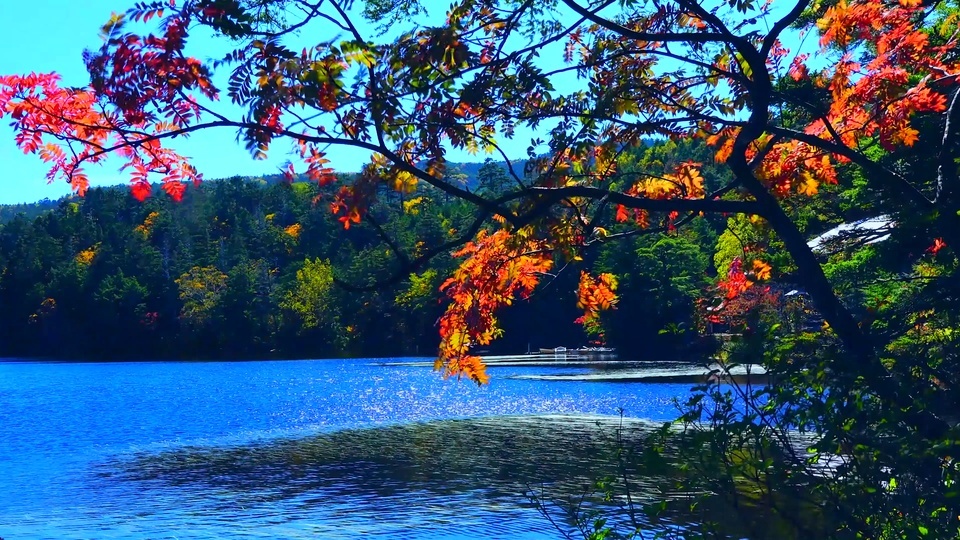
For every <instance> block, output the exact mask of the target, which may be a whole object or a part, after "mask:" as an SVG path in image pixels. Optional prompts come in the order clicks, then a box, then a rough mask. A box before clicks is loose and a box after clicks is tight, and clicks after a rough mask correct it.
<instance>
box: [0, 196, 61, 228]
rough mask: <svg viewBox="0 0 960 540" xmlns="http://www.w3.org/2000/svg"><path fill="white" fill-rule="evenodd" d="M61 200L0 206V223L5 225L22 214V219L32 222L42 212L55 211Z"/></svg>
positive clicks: (44, 200)
mask: <svg viewBox="0 0 960 540" xmlns="http://www.w3.org/2000/svg"><path fill="white" fill-rule="evenodd" d="M65 198H69V197H65ZM62 200H63V199H57V200H53V201H52V200H50V199H43V200H41V201H37V202H35V203H23V204H0V223H6V222H8V221H10V220H12V219H13V218H15V217H17V215H18V214H23V215H24V217H26V218H27V219H30V220H32V219H33V218H35V217H37V216H39V215H40V214H43V213H44V212H49V211H51V210H53V209H55V208H56V207H57V206H59V205H60V201H62Z"/></svg>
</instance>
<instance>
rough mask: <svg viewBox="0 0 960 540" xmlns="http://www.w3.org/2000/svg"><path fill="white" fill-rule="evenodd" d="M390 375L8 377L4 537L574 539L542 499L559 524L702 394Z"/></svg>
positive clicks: (526, 371) (196, 367) (192, 368)
mask: <svg viewBox="0 0 960 540" xmlns="http://www.w3.org/2000/svg"><path fill="white" fill-rule="evenodd" d="M382 360H383V359H379V360H369V359H368V360H364V359H353V360H302V361H258V362H202V363H175V362H142V363H141V362H136V363H133V362H132V363H38V362H0V537H3V538H5V539H6V540H24V539H48V538H49V539H98V540H99V539H108V538H124V539H148V538H149V539H154V540H155V539H201V538H203V539H206V538H210V539H212V538H217V539H223V538H343V537H348V536H363V537H373V538H385V539H386V538H397V539H400V538H423V537H431V538H450V539H454V538H521V539H526V538H530V539H553V538H562V535H561V534H560V532H559V531H557V529H556V527H555V526H554V525H552V524H551V523H550V522H549V520H547V519H546V518H545V517H543V516H542V515H541V513H540V512H539V511H538V510H537V508H536V507H535V506H534V504H533V503H531V501H530V498H529V497H528V496H527V493H528V492H530V491H534V492H536V493H538V494H541V495H542V500H543V501H546V502H547V503H548V504H549V505H550V507H551V508H555V509H556V510H557V512H558V514H562V512H563V509H564V507H565V505H567V504H568V502H569V501H570V500H574V499H575V498H576V497H577V495H578V494H579V493H581V492H582V491H584V490H585V489H586V488H587V487H588V486H589V484H590V482H591V481H592V480H594V479H596V478H598V477H599V475H601V474H602V473H603V472H604V471H605V468H606V467H608V466H609V459H608V458H607V456H608V455H609V453H608V451H609V450H610V444H609V442H610V439H611V436H612V435H611V431H612V429H613V427H614V426H615V425H616V421H617V415H618V410H619V409H623V411H624V413H625V415H626V416H628V417H630V418H638V419H646V420H649V421H656V422H660V421H665V420H669V419H672V418H675V417H676V416H677V411H676V408H675V406H674V405H673V400H674V399H675V398H682V397H684V396H686V395H687V394H688V392H689V388H690V384H684V383H675V384H647V383H636V382H633V383H623V382H592V381H591V382H587V381H571V380H561V381H544V380H535V379H530V378H526V379H523V378H519V379H518V378H513V377H517V376H530V375H541V374H578V373H586V372H587V371H588V370H587V369H586V368H574V367H544V366H533V367H495V368H490V369H489V373H490V374H491V383H490V384H489V385H488V386H484V387H477V386H476V385H474V384H472V383H470V382H467V381H455V380H444V379H442V378H440V377H439V376H438V374H437V373H435V372H433V371H432V370H430V369H427V368H423V367H416V366H399V367H398V366H384V365H378V364H377V362H380V361H382ZM396 360H409V359H396ZM637 424H642V422H639V423H637ZM559 525H560V526H561V527H567V526H569V525H570V523H569V522H564V521H563V520H562V519H561V520H560V523H559Z"/></svg>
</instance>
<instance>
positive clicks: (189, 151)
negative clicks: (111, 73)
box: [0, 0, 562, 204]
mask: <svg viewBox="0 0 960 540" xmlns="http://www.w3.org/2000/svg"><path fill="white" fill-rule="evenodd" d="M134 3H135V0H30V1H24V0H0V35H3V36H4V40H5V43H6V44H7V47H5V49H6V50H5V51H4V54H2V55H0V74H4V75H6V74H24V73H29V72H31V71H33V72H51V71H55V72H57V73H59V74H60V75H61V77H62V84H63V85H66V86H86V85H87V84H88V82H89V78H88V75H87V72H86V69H85V67H84V65H83V59H82V53H83V51H84V49H88V48H96V47H98V46H99V45H100V38H99V36H98V32H99V29H100V27H101V26H102V25H103V23H104V22H105V21H106V20H107V19H108V18H109V17H110V14H111V12H121V13H122V12H125V11H126V10H127V9H129V8H130V7H131V6H132V5H133V4H134ZM428 5H429V4H428ZM443 6H444V9H445V8H446V3H443ZM149 24H150V25H155V23H154V22H152V21H151V23H149ZM154 28H155V26H154V27H152V28H151V27H148V26H144V25H137V26H134V27H132V28H131V30H132V31H136V32H143V31H150V30H153V29H154ZM361 30H362V31H364V32H371V34H370V35H373V34H372V32H374V30H373V28H363V27H361ZM191 40H192V41H191V43H190V45H189V46H188V49H189V51H190V53H191V54H194V55H197V56H199V57H200V59H201V60H207V59H208V58H205V57H203V56H202V54H208V55H209V56H219V55H217V54H216V52H217V51H220V50H226V49H225V47H224V44H223V43H220V42H216V41H214V40H212V39H210V38H209V37H204V36H196V35H193V36H191ZM558 47H562V45H558ZM198 51H203V53H198ZM552 57H557V58H558V59H559V58H560V57H561V55H560V54H559V50H558V51H557V54H554V53H553V52H550V53H548V54H542V55H541V58H552ZM219 79H220V77H215V78H214V81H215V83H216V82H217V81H218V80H219ZM219 86H221V87H224V86H226V85H225V84H222V83H221V84H219ZM219 107H221V109H220V110H221V112H228V113H232V114H228V116H237V114H238V112H239V109H238V108H236V107H233V108H232V109H231V107H232V106H231V105H229V103H228V100H227V99H226V98H225V97H224V98H221V105H219ZM222 107H226V109H223V108H222ZM7 124H8V122H7V121H6V120H4V121H2V123H0V204H10V203H23V202H34V201H37V200H40V199H44V198H50V199H56V198H59V197H62V196H64V195H67V194H69V193H70V188H69V186H68V185H67V184H66V182H64V181H62V180H57V181H55V183H53V184H48V183H47V181H46V178H45V174H46V172H47V170H48V167H47V166H46V164H44V163H43V162H41V161H40V159H39V157H37V156H36V155H24V154H23V153H22V152H21V151H20V150H19V149H18V148H17V147H16V145H15V144H14V141H13V135H14V133H13V130H12V129H11V128H9V126H8V125H7ZM541 129H543V126H541ZM532 136H533V133H532V132H530V131H520V130H518V136H517V137H516V138H515V142H514V141H511V142H508V143H507V144H506V145H505V147H506V148H507V151H508V152H511V151H512V152H515V154H511V155H510V157H511V158H519V157H523V156H524V155H525V153H526V152H525V150H526V148H527V146H528V144H529V142H528V141H529V140H530V138H531V137H532ZM235 137H236V132H235V131H233V130H219V131H214V130H207V131H201V132H198V133H195V134H193V135H191V137H190V138H188V139H184V140H179V141H175V142H173V143H171V144H170V145H171V146H172V147H174V148H175V149H176V150H177V151H179V152H180V153H181V154H182V155H185V156H187V157H189V158H190V159H191V163H192V164H193V165H195V166H196V167H197V168H198V169H199V171H200V172H201V173H203V175H204V177H205V178H208V179H210V178H224V177H230V176H234V175H242V176H259V175H267V174H276V173H278V172H279V171H280V169H281V167H282V165H283V164H284V163H285V162H286V161H287V160H288V159H289V154H287V152H288V146H287V145H285V144H283V143H280V144H276V143H275V145H274V147H273V148H272V149H271V154H270V158H269V159H268V160H266V161H256V160H254V159H252V158H251V157H250V155H249V153H248V152H247V151H246V150H244V148H243V147H242V145H241V144H240V143H237V142H236V140H235ZM327 154H328V155H327V157H328V158H329V159H331V161H332V166H333V167H334V168H335V169H336V170H339V171H345V172H349V171H356V170H358V169H359V168H360V166H361V165H362V164H363V163H364V162H366V161H367V159H368V155H367V154H365V153H363V152H362V151H359V150H356V149H351V148H344V147H340V148H336V149H332V150H329V151H328V153H327ZM485 157H486V156H484V155H480V156H471V155H469V154H467V153H466V152H451V153H448V155H447V158H448V159H449V160H451V161H482V160H483V159H484V158H485ZM494 157H497V156H494ZM497 159H499V158H497ZM120 165H121V163H120V162H119V161H107V162H106V163H105V164H104V165H102V166H99V165H93V166H89V167H87V168H85V171H86V172H87V174H88V175H89V176H90V179H91V184H92V185H95V186H102V185H110V184H119V183H126V182H127V181H128V177H127V175H126V173H122V172H120V171H119V166H120Z"/></svg>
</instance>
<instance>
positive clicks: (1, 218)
mask: <svg viewBox="0 0 960 540" xmlns="http://www.w3.org/2000/svg"><path fill="white" fill-rule="evenodd" d="M492 163H493V164H494V165H498V166H500V167H502V168H503V169H506V162H504V161H494V162H492ZM524 163H525V162H524V161H522V160H521V161H517V162H514V168H515V170H516V171H517V174H522V173H523V165H524ZM483 166H484V163H483V162H476V163H448V164H447V175H448V176H450V177H453V176H455V175H464V177H465V178H463V182H464V185H465V187H466V188H467V189H469V190H474V189H476V188H477V185H478V182H477V175H478V174H479V172H480V169H481V168H482V167H483ZM341 174H344V175H351V174H355V172H349V171H342V172H341ZM237 176H239V177H241V178H244V179H245V180H250V181H263V182H264V183H266V184H268V185H270V184H278V183H281V182H286V181H287V180H286V177H285V176H284V175H282V174H269V175H264V176H247V175H237ZM301 179H302V180H305V178H301ZM220 180H224V178H218V179H213V180H207V181H206V182H217V181H220ZM118 187H123V186H118ZM72 197H73V196H67V197H64V198H62V199H56V200H51V199H43V200H41V201H37V202H35V203H22V204H0V224H3V223H7V222H8V221H10V220H12V219H13V218H14V217H16V216H17V215H18V214H23V215H24V216H25V217H26V218H28V219H33V218H35V217H37V216H39V215H41V214H43V213H44V212H49V211H50V210H53V209H55V208H57V206H59V204H60V202H61V201H63V200H64V199H70V198H72Z"/></svg>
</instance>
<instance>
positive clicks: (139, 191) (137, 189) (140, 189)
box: [130, 182, 151, 202]
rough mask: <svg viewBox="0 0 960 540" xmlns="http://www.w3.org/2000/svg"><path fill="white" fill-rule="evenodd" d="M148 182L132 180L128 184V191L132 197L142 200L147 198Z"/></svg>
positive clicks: (148, 192)
mask: <svg viewBox="0 0 960 540" xmlns="http://www.w3.org/2000/svg"><path fill="white" fill-rule="evenodd" d="M150 191H151V187H150V183H149V182H134V183H133V184H131V185H130V193H131V194H132V195H133V198H134V199H136V200H138V201H140V202H143V201H145V200H147V197H149V196H150Z"/></svg>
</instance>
